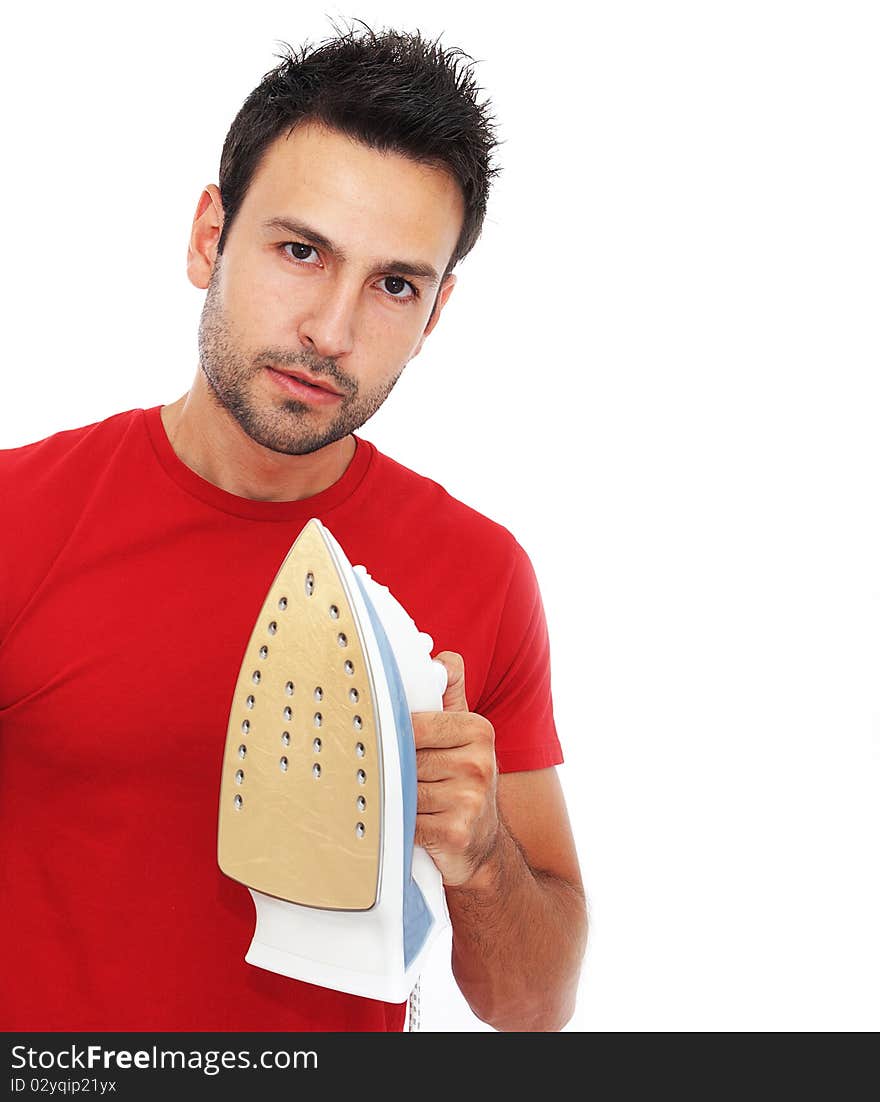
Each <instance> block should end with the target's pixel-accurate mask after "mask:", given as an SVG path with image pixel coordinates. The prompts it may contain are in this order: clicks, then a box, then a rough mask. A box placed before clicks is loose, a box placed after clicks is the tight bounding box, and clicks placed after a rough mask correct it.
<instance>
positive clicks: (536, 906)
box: [446, 823, 587, 1031]
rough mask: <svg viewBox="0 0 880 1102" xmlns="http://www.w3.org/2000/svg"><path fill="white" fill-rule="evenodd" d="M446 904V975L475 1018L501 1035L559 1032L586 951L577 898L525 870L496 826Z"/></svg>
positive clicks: (552, 879)
mask: <svg viewBox="0 0 880 1102" xmlns="http://www.w3.org/2000/svg"><path fill="white" fill-rule="evenodd" d="M446 899H447V903H448V906H449V914H450V918H451V919H452V928H453V938H452V970H453V973H454V975H455V979H456V982H457V983H458V986H459V987H460V988H461V991H462V993H463V994H464V996H465V998H466V999H467V1001H468V1003H469V1004H470V1006H471V1009H472V1010H473V1011H474V1013H475V1014H476V1015H477V1017H479V1018H481V1019H482V1020H483V1021H485V1022H488V1023H489V1024H490V1025H492V1026H494V1027H495V1029H498V1030H504V1031H536V1030H540V1031H547V1030H559V1029H561V1028H562V1027H563V1026H564V1025H565V1023H566V1022H567V1021H568V1020H569V1018H570V1017H571V1015H572V1012H573V1010H574V1001H575V992H576V990H577V983H578V976H579V972H580V965H581V960H582V959H583V955H584V949H585V946H586V939H587V915H586V906H585V902H584V897H583V895H582V894H581V893H580V892H579V891H578V890H577V889H576V888H574V887H572V885H570V884H569V883H567V882H566V881H564V880H561V879H559V878H558V877H556V876H552V875H550V874H548V873H543V872H541V871H539V870H533V869H531V868H530V867H529V865H528V862H527V861H526V859H525V857H524V855H523V853H522V850H521V849H520V848H519V846H518V845H517V843H516V841H515V840H514V839H513V838H512V837H511V835H510V834H509V833H508V831H507V830H506V828H505V827H504V825H503V823H502V824H501V826H500V829H499V834H498V841H497V845H496V846H495V849H494V850H493V852H492V854H491V856H490V857H489V858H488V859H487V860H486V862H485V863H484V864H483V865H481V867H480V868H479V869H478V871H477V873H476V874H475V875H474V876H473V877H472V878H471V879H470V880H469V881H468V882H467V883H466V884H463V885H461V886H460V887H447V889H446Z"/></svg>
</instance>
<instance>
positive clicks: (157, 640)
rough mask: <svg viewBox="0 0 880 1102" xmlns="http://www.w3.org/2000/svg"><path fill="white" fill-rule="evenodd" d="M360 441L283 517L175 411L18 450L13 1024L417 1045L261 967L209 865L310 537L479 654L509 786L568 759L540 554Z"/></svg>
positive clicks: (2, 593)
mask: <svg viewBox="0 0 880 1102" xmlns="http://www.w3.org/2000/svg"><path fill="white" fill-rule="evenodd" d="M356 441H357V449H356V451H355V455H354V458H353V459H352V461H351V463H350V464H349V466H348V468H347V470H346V471H345V473H344V474H343V476H342V477H341V478H340V479H339V481H338V482H335V483H334V484H333V485H332V486H330V487H329V488H328V489H326V490H324V491H323V492H322V493H319V494H316V495H314V496H313V497H310V498H307V499H305V500H302V501H291V502H263V501H252V500H250V499H246V498H240V497H237V496H235V495H234V494H230V493H227V492H226V491H224V490H221V489H219V488H218V487H216V486H214V485H212V484H211V483H209V482H206V481H205V480H204V479H202V478H201V477H199V475H197V474H195V473H194V472H193V471H191V470H190V469H189V468H188V467H186V466H185V465H184V464H183V463H182V462H181V461H180V460H179V459H178V457H177V455H176V454H175V452H174V450H173V449H172V447H171V445H170V443H169V441H168V438H167V436H166V434H165V430H164V427H163V425H162V420H161V417H160V407H158V406H157V407H155V408H153V409H149V410H140V409H138V410H131V411H128V412H126V413H120V414H117V415H116V416H114V417H110V418H109V419H107V420H106V421H102V422H99V423H97V424H94V425H89V426H86V427H84V428H78V429H73V430H70V431H67V432H61V433H57V434H56V435H54V436H51V437H49V438H47V439H46V440H42V441H40V442H38V443H35V444H30V445H27V446H26V447H21V448H14V449H11V450H7V451H3V452H0V500H2V502H3V534H2V536H0V640H2V642H0V777H2V788H0V838H2V858H0V900H2V910H3V916H4V925H5V932H4V937H3V941H4V945H5V958H6V963H5V967H4V975H3V982H2V984H0V1002H2V1013H0V1029H4V1030H51V1031H63V1030H126V1031H127V1030H173V1031H184V1030H211V1031H213V1030H243V1031H263V1030H269V1031H288V1030H289V1031H301V1030H303V1031H304V1030H335V1031H342V1030H399V1029H401V1028H402V1026H403V1021H404V1013H405V1004H400V1005H396V1004H389V1003H383V1002H378V1001H374V1000H371V999H364V998H359V997H356V996H353V995H346V994H342V993H340V992H337V991H330V990H325V989H323V988H320V987H315V986H312V985H310V984H305V983H300V982H298V981H296V980H291V979H287V978H286V977H283V976H278V975H275V974H273V973H272V972H267V971H264V970H263V969H260V968H256V967H252V966H251V965H248V964H246V963H245V961H244V954H245V952H246V951H247V947H248V945H249V944H250V939H251V935H252V933H253V928H254V908H253V904H252V902H251V899H250V896H249V894H248V891H247V889H246V888H244V887H243V886H242V885H241V884H238V883H235V882H234V881H232V880H230V879H228V878H227V877H225V876H224V875H223V874H222V873H221V872H220V870H219V868H218V866H217V856H216V846H217V807H218V797H219V784H220V765H221V759H222V754H223V747H224V743H225V737H226V724H227V718H228V710H229V706H230V702H231V699H232V691H233V687H234V685H235V682H236V678H237V676H238V670H239V666H240V663H241V659H242V656H243V653H244V648H245V645H246V644H247V641H248V638H249V635H250V632H251V629H252V627H253V623H254V620H255V617H256V614H257V612H258V611H259V609H260V606H261V604H262V601H263V599H264V597H265V594H266V591H267V589H268V587H269V585H270V583H271V581H272V579H273V578H274V576H275V574H276V572H277V570H278V567H279V566H280V564H281V562H282V560H283V559H284V556H285V554H286V553H287V551H288V549H289V547H290V545H291V544H292V542H293V540H294V539H295V538H296V536H297V535H298V534H299V532H300V529H301V528H302V526H303V525H304V524H305V522H306V521H307V520H308V519H309V518H310V517H313V516H315V517H318V518H319V519H320V520H321V521H322V522H323V523H325V524H326V525H327V527H328V528H329V529H330V531H331V532H332V533H333V535H334V536H335V537H336V538H337V539H338V540H339V542H340V544H341V545H342V547H343V548H344V550H345V552H346V554H347V556H348V558H349V559H350V560H351V562H353V563H363V564H364V565H365V566H366V568H367V569H368V570H369V571H370V573H371V574H372V576H373V577H374V578H375V579H376V580H377V581H378V582H379V583H380V584H383V585H388V586H389V588H390V589H391V592H392V593H393V594H394V595H395V597H397V599H398V600H399V601H400V602H401V604H402V605H403V606H404V608H406V609H407V610H408V612H409V613H410V615H411V616H412V617H413V619H414V620H415V622H416V624H417V625H418V627H419V628H420V630H422V631H426V632H428V633H429V634H430V635H431V636H432V637H433V639H434V644H435V651H434V653H437V651H441V650H453V651H458V652H459V653H460V654H462V655H463V657H464V663H465V676H466V687H467V696H468V704H469V707H470V708H471V710H472V711H474V712H478V713H480V714H482V715H484V716H485V717H486V718H487V719H489V720H490V721H491V722H492V724H493V726H494V728H495V737H496V748H497V759H498V768H499V770H500V771H509V770H521V769H540V768H543V767H546V766H551V765H555V764H558V763H559V762H561V761H562V754H561V751H560V747H559V742H558V740H557V736H556V729H555V725H554V721H553V710H552V701H551V694H550V658H549V647H548V640H547V629H546V624H545V619H544V612H543V608H542V605H541V598H540V594H539V591H538V587H537V584H536V581H535V576H534V572H533V570H532V567H531V564H530V562H529V560H528V558H527V556H526V554H525V552H524V551H523V550H522V548H521V547H520V546H519V544H518V543H517V542H516V540H515V539H514V538H513V536H512V535H511V534H510V533H509V532H508V531H507V529H506V528H503V527H502V526H501V525H498V524H496V523H494V522H493V521H491V520H489V519H487V518H486V517H484V516H482V515H481V514H479V513H477V512H475V511H474V510H473V509H470V508H469V507H468V506H466V505H464V504H462V503H461V502H459V501H457V500H455V499H454V498H452V497H450V496H449V494H447V493H446V491H445V490H444V489H443V488H442V487H441V486H439V485H438V484H437V483H435V482H432V481H430V480H429V479H427V478H423V477H422V476H420V475H418V474H415V473H414V472H413V471H410V470H408V469H407V468H405V467H402V466H401V465H400V464H398V463H395V462H394V461H393V460H391V459H389V458H387V457H386V456H384V455H382V454H381V453H380V452H379V451H377V449H376V448H375V447H374V446H373V445H372V444H370V443H369V442H368V441H366V440H363V439H361V438H359V437H357V438H356Z"/></svg>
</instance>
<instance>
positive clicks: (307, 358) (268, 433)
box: [198, 257, 406, 455]
mask: <svg viewBox="0 0 880 1102" xmlns="http://www.w3.org/2000/svg"><path fill="white" fill-rule="evenodd" d="M219 268H220V263H219V257H218V261H217V263H216V264H215V265H214V270H213V271H212V273H211V280H210V282H209V284H208V290H207V294H206V295H205V303H204V306H203V307H202V315H201V320H200V321H199V334H198V344H199V367H200V368H201V371H202V373H203V374H204V376H205V379H206V380H207V382H208V386H209V390H210V391H211V394H212V396H213V398H214V400H215V402H216V403H217V405H218V406H219V407H221V408H222V409H225V410H226V411H227V412H228V413H229V414H230V415H231V416H232V417H233V418H234V419H235V420H236V421H237V422H238V424H239V425H240V427H241V429H242V431H244V432H245V433H246V434H247V435H248V436H249V437H250V438H251V439H252V440H254V441H255V442H256V443H257V444H260V445H262V446H263V447H264V448H268V449H269V450H270V451H274V452H281V453H283V454H285V455H308V454H310V453H311V452H316V451H319V450H320V449H321V448H325V447H327V445H328V444H333V443H335V442H336V441H337V440H341V439H342V438H343V437H345V436H348V435H349V434H350V433H352V432H355V431H356V430H357V429H359V428H360V427H361V425H363V424H364V423H365V422H366V421H368V420H369V419H370V418H371V417H372V416H373V414H374V413H375V412H376V411H377V410H378V409H379V407H380V406H381V405H382V404H383V402H384V401H385V399H386V398H387V397H388V395H389V394H390V393H391V391H392V390H393V389H394V385H395V383H396V382H397V380H398V379H399V378H400V376H401V374H402V373H403V367H401V368H400V370H399V371H398V372H397V374H396V375H395V376H394V377H393V378H392V379H391V381H390V382H387V383H385V384H383V385H382V386H380V387H376V388H375V389H373V390H370V391H366V392H363V393H362V392H361V389H360V387H359V386H358V384H357V383H356V382H355V380H354V379H351V378H349V377H348V376H347V375H344V374H343V373H342V372H341V371H340V370H339V368H338V367H337V366H336V364H335V362H334V361H333V360H332V359H325V358H323V357H321V356H317V355H315V354H314V353H310V352H309V351H308V350H306V349H299V350H297V351H296V352H294V353H291V352H272V351H268V350H267V351H266V353H264V354H263V355H262V356H259V357H257V360H258V362H256V363H254V362H252V361H250V360H249V359H248V358H247V357H246V356H244V355H243V354H242V353H241V351H240V350H239V349H238V348H237V346H236V344H235V341H234V340H233V338H232V335H231V333H230V330H229V325H228V323H227V320H226V315H225V314H224V312H223V304H222V302H221V296H220V286H219V278H218V272H219ZM269 363H271V364H274V365H276V366H278V367H286V368H296V367H302V368H305V369H306V370H307V371H309V372H310V373H311V374H313V375H315V376H316V377H318V378H322V377H325V378H327V379H328V381H331V382H332V384H333V387H334V389H336V390H339V391H341V392H342V395H343V397H342V398H341V400H340V402H339V407H338V409H337V410H336V413H335V415H334V416H333V418H332V420H331V421H329V422H328V423H321V417H322V409H321V407H318V408H317V409H315V407H313V406H310V405H309V404H308V403H306V402H299V401H297V400H296V399H295V398H284V399H282V401H281V402H280V404H279V403H270V402H268V401H264V402H262V403H260V402H259V401H258V400H257V399H255V398H254V397H253V395H252V391H256V389H257V384H256V380H257V378H258V377H259V376H260V375H261V374H262V373H263V372H264V371H265V365H266V364H269ZM404 366H406V365H404Z"/></svg>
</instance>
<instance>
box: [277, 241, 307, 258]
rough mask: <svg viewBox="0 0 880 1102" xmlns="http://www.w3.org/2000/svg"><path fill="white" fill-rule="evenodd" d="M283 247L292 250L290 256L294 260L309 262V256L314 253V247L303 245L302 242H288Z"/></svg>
mask: <svg viewBox="0 0 880 1102" xmlns="http://www.w3.org/2000/svg"><path fill="white" fill-rule="evenodd" d="M283 247H284V248H285V249H292V250H293V251H292V253H291V254H290V255H291V256H293V257H294V258H295V259H296V260H309V259H310V256H309V254H310V253H313V252H314V251H315V247H314V245H304V244H303V242H302V241H288V242H287V243H286V244H285V245H284V246H283Z"/></svg>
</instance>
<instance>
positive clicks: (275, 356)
mask: <svg viewBox="0 0 880 1102" xmlns="http://www.w3.org/2000/svg"><path fill="white" fill-rule="evenodd" d="M260 366H262V367H286V368H288V369H292V368H297V367H301V368H303V369H304V370H306V371H308V372H310V373H311V374H312V375H314V376H315V377H316V378H319V379H320V378H322V377H324V378H327V379H332V380H333V382H334V383H335V384H336V386H337V387H338V388H339V389H340V390H342V391H343V392H345V393H348V394H355V393H356V392H357V383H356V382H355V381H354V379H351V378H349V376H348V375H346V374H344V372H342V371H340V370H339V367H338V365H337V364H336V361H335V360H332V359H327V358H325V357H323V356H310V355H309V354H308V352H280V353H273V352H266V353H265V354H264V355H262V356H260Z"/></svg>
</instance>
